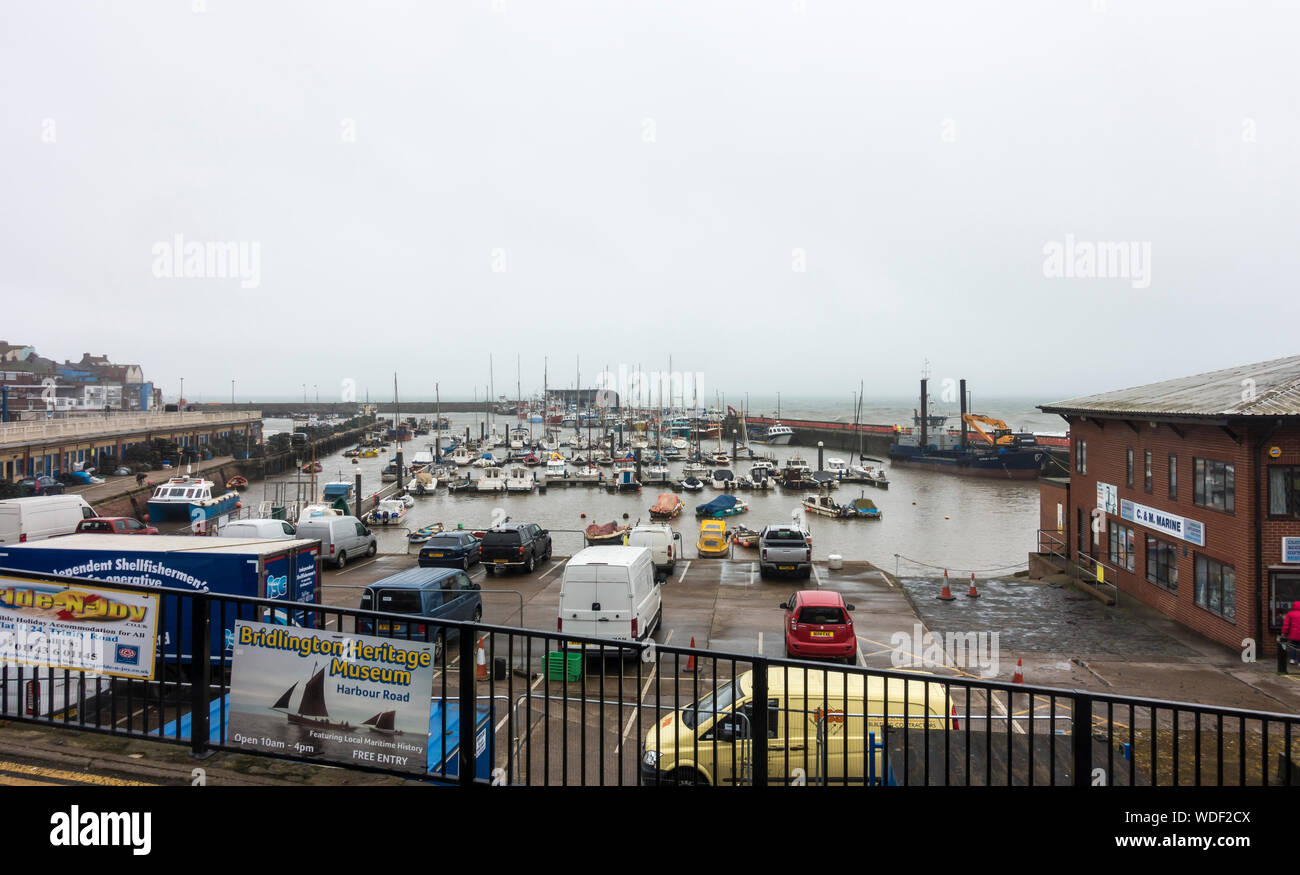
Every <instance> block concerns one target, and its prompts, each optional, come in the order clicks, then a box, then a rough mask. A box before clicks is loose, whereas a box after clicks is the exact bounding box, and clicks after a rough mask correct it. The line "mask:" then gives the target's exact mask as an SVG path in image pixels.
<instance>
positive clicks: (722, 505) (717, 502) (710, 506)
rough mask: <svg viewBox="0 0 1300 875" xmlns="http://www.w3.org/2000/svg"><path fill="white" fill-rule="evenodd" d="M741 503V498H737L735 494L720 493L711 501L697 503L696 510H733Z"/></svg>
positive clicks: (701, 511)
mask: <svg viewBox="0 0 1300 875" xmlns="http://www.w3.org/2000/svg"><path fill="white" fill-rule="evenodd" d="M739 503H740V499H738V498H736V496H734V495H719V496H718V497H717V498H715V499H713V500H712V501H710V502H706V503H705V504H701V505H697V506H696V508H695V512H696V513H697V514H715V513H722V512H723V511H725V510H731V509H732V508H733V507H735V506H736V505H737V504H739Z"/></svg>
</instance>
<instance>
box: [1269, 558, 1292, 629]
mask: <svg viewBox="0 0 1300 875" xmlns="http://www.w3.org/2000/svg"><path fill="white" fill-rule="evenodd" d="M1268 583H1269V604H1270V605H1271V606H1272V610H1271V611H1269V623H1268V627H1269V628H1270V629H1272V630H1273V631H1278V630H1280V629H1281V628H1282V620H1283V618H1284V617H1286V615H1287V612H1288V611H1290V610H1291V606H1292V605H1293V604H1295V603H1296V602H1298V601H1300V571H1270V572H1269V574H1268Z"/></svg>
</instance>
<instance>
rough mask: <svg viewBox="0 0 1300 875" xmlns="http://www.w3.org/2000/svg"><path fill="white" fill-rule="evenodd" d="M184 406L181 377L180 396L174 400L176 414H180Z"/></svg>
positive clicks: (182, 378)
mask: <svg viewBox="0 0 1300 875" xmlns="http://www.w3.org/2000/svg"><path fill="white" fill-rule="evenodd" d="M184 405H185V378H184V377H181V396H180V397H179V398H177V399H176V410H177V412H182V408H183V407H184Z"/></svg>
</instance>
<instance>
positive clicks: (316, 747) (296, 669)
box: [227, 620, 433, 774]
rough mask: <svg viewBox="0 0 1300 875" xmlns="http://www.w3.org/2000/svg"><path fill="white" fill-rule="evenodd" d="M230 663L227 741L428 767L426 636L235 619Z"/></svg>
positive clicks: (411, 768)
mask: <svg viewBox="0 0 1300 875" xmlns="http://www.w3.org/2000/svg"><path fill="white" fill-rule="evenodd" d="M231 671H232V675H231V684H230V717H229V732H228V735H227V737H228V738H229V740H230V742H231V743H232V744H234V745H236V746H238V747H243V748H246V749H250V750H258V751H263V752H266V753H292V754H295V755H297V756H303V757H315V758H318V759H325V760H334V761H336V762H340V763H350V764H359V765H371V766H383V767H386V768H390V769H396V770H401V771H407V772H416V773H420V774H423V773H424V772H426V771H427V770H428V765H427V759H428V744H429V695H430V691H431V690H432V689H433V644H431V643H425V642H422V641H405V640H402V639H393V638H377V637H372V636H369V635H352V636H347V635H344V634H342V633H340V632H329V631H323V630H311V629H299V628H294V627H286V626H279V625H274V624H268V623H249V622H245V621H243V620H240V621H237V622H236V623H235V653H234V658H233V660H232V668H231Z"/></svg>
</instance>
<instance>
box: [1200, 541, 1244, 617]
mask: <svg viewBox="0 0 1300 875" xmlns="http://www.w3.org/2000/svg"><path fill="white" fill-rule="evenodd" d="M1195 596H1196V603H1197V604H1198V605H1200V606H1201V607H1203V608H1205V610H1207V611H1209V612H1210V613H1211V614H1218V615H1219V616H1220V617H1223V619H1225V620H1231V621H1233V622H1235V621H1236V619H1237V584H1236V575H1235V574H1234V572H1233V570H1232V566H1231V565H1224V564H1223V563H1222V562H1220V561H1218V560H1217V559H1211V558H1209V557H1208V556H1202V555H1200V554H1199V553H1198V554H1197V555H1196V593H1195Z"/></svg>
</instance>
